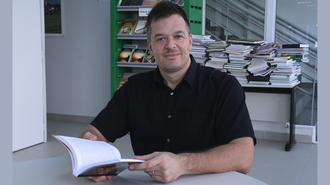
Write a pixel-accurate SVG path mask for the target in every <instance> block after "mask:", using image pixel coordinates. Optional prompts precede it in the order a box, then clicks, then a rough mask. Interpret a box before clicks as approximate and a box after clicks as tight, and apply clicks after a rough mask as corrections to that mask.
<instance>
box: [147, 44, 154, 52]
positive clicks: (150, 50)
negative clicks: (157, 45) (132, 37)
mask: <svg viewBox="0 0 330 185" xmlns="http://www.w3.org/2000/svg"><path fill="white" fill-rule="evenodd" d="M147 44H148V48H149V52H150V55H154V53H153V51H152V46H151V43H150V41H149V40H147Z"/></svg>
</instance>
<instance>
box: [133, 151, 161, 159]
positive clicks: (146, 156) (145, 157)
mask: <svg viewBox="0 0 330 185" xmlns="http://www.w3.org/2000/svg"><path fill="white" fill-rule="evenodd" d="M157 155H159V152H154V153H151V154H148V155H143V156H135V157H134V159H139V160H144V161H147V160H150V159H152V158H154V157H155V156H157Z"/></svg>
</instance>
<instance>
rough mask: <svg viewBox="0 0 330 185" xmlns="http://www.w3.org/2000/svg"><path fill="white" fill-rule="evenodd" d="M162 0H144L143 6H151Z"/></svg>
mask: <svg viewBox="0 0 330 185" xmlns="http://www.w3.org/2000/svg"><path fill="white" fill-rule="evenodd" d="M160 1H162V0H144V3H143V6H153V5H155V4H157V3H158V2H160Z"/></svg>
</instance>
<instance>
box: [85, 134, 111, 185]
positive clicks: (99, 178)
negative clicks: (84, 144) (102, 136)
mask: <svg viewBox="0 0 330 185" xmlns="http://www.w3.org/2000/svg"><path fill="white" fill-rule="evenodd" d="M83 139H88V140H92V141H96V140H97V136H96V135H93V134H92V133H90V132H86V133H85V134H84V136H83ZM88 178H89V179H91V180H93V181H95V182H102V181H105V180H110V179H111V176H95V177H88Z"/></svg>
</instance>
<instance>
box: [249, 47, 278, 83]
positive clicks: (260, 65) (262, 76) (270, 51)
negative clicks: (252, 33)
mask: <svg viewBox="0 0 330 185" xmlns="http://www.w3.org/2000/svg"><path fill="white" fill-rule="evenodd" d="M277 47H278V44H277V43H275V42H271V43H264V44H262V45H260V46H257V47H256V48H255V50H254V51H253V52H251V53H250V55H248V58H250V59H251V61H250V63H251V64H250V65H249V66H248V67H247V70H248V72H249V73H250V74H249V75H248V76H247V79H248V81H249V84H269V76H270V73H271V72H272V71H273V69H274V68H275V67H274V66H270V65H269V64H268V61H269V60H272V59H273V58H274V57H275V49H276V48H277Z"/></svg>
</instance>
